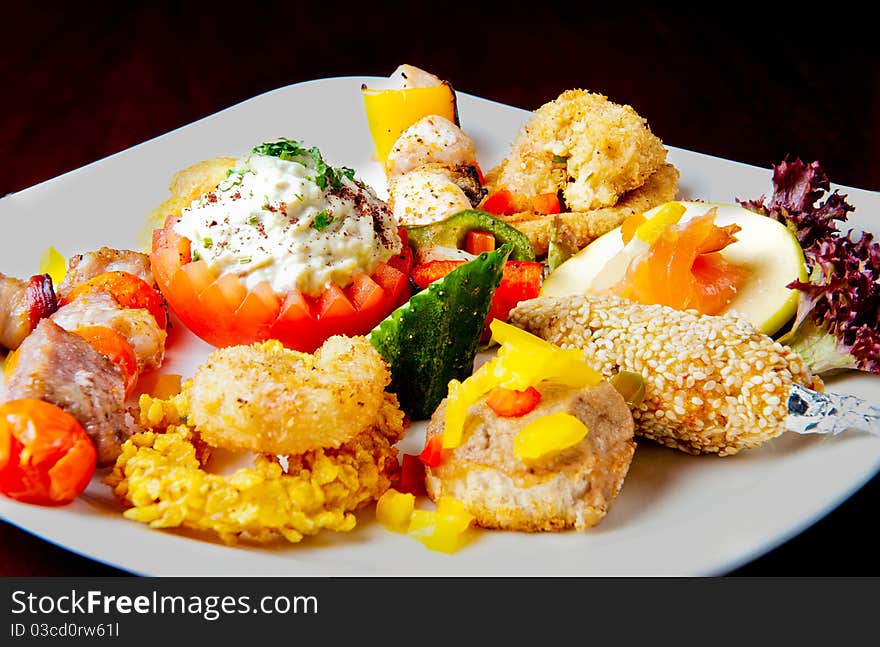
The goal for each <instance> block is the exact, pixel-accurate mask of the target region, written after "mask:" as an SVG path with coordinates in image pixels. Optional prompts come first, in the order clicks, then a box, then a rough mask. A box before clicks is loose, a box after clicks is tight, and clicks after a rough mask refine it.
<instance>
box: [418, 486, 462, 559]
mask: <svg viewBox="0 0 880 647" xmlns="http://www.w3.org/2000/svg"><path fill="white" fill-rule="evenodd" d="M473 520H474V516H473V515H472V514H470V513H469V512H468V511H467V510H466V509H465V507H464V504H463V503H462V502H461V501H459V500H458V499H454V498H452V497H440V499H439V500H438V502H437V509H436V511H430V510H414V511H413V513H412V517H411V518H410V522H409V528H408V530H407V534H409V535H410V536H411V537H414V538H415V539H418V540H419V541H420V542H422V543H423V544H424V545H425V546H427V547H428V548H430V549H431V550H436V551H439V552H442V553H454V552H455V551H456V550H458V548H459V546H460V545H461V539H462V534H463V533H464V532H465V531H466V530H467V529H468V527H469V526H470V525H471V522H472V521H473Z"/></svg>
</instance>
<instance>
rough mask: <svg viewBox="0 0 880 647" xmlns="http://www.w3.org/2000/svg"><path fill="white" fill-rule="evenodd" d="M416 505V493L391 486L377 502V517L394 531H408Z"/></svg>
mask: <svg viewBox="0 0 880 647" xmlns="http://www.w3.org/2000/svg"><path fill="white" fill-rule="evenodd" d="M415 507H416V497H415V496H414V495H412V494H409V493H404V492H398V491H397V490H395V489H394V488H391V489H390V490H387V491H386V492H385V493H384V494H383V495H382V496H380V497H379V500H378V501H377V502H376V519H377V520H378V521H379V522H380V523H381V524H382V525H383V526H385V527H386V528H387V529H388V530H391V531H392V532H399V533H406V531H407V530H408V529H409V522H410V517H412V514H413V511H414V510H415Z"/></svg>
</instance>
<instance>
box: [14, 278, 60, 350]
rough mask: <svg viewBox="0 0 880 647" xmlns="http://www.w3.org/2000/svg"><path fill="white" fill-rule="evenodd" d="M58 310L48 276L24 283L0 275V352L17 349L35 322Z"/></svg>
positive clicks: (31, 279)
mask: <svg viewBox="0 0 880 647" xmlns="http://www.w3.org/2000/svg"><path fill="white" fill-rule="evenodd" d="M57 306H58V303H57V300H56V298H55V290H54V289H53V287H52V279H50V278H49V277H48V275H42V274H41V275H37V276H33V277H31V278H30V280H28V281H23V280H21V279H17V278H15V277H12V276H6V275H4V274H2V273H0V348H7V349H9V350H15V349H16V348H18V346H19V344H21V342H22V340H23V339H24V338H25V337H27V336H28V334H29V333H30V332H31V330H33V328H34V326H35V325H36V323H37V321H39V320H40V319H42V318H43V317H47V316H49V315H50V314H52V313H53V312H54V311H55V308H56V307H57Z"/></svg>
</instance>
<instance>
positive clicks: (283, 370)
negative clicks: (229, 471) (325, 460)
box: [184, 336, 391, 455]
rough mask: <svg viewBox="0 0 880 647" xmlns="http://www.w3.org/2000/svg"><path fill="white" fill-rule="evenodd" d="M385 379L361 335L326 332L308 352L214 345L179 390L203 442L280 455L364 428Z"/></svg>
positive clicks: (381, 397)
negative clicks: (329, 334)
mask: <svg viewBox="0 0 880 647" xmlns="http://www.w3.org/2000/svg"><path fill="white" fill-rule="evenodd" d="M390 381H391V375H390V373H389V371H388V367H387V365H386V364H385V362H384V360H383V359H382V356H381V355H380V354H379V353H378V352H377V351H376V350H375V349H374V348H373V346H372V345H371V344H370V342H369V341H368V340H367V339H366V338H365V337H344V336H334V337H331V338H329V339H327V341H325V342H324V344H323V345H322V346H321V347H320V348H318V350H317V351H315V353H314V355H312V354H309V353H301V352H298V351H294V350H290V349H287V348H284V347H283V346H282V345H281V344H280V343H279V342H277V341H267V342H258V343H255V344H252V345H250V346H230V347H228V348H221V349H218V350H216V351H214V352H212V353H211V355H210V356H209V357H208V359H207V360H206V362H205V364H204V365H202V366H201V367H200V368H199V369H198V370H197V371H196V373H195V375H194V376H193V378H192V380H191V381H189V382H188V383H187V384H186V385H185V386H184V391H185V392H186V395H187V397H188V399H189V406H190V412H189V423H190V424H192V425H193V426H194V427H195V429H196V431H198V433H199V434H200V435H201V437H202V438H203V439H204V440H205V442H206V443H208V444H209V445H212V446H215V447H223V448H225V449H231V450H249V451H253V452H258V453H263V454H280V455H287V454H301V453H303V452H306V451H309V450H312V449H317V448H326V447H339V445H341V444H342V443H344V442H346V441H348V440H350V439H351V438H353V437H354V436H355V435H356V434H358V433H360V432H361V431H363V430H364V429H365V428H367V427H369V426H371V425H372V424H373V423H374V421H375V420H376V417H377V415H378V414H379V409H380V407H381V406H382V404H383V402H384V401H385V387H386V386H387V385H388V383H389V382H390Z"/></svg>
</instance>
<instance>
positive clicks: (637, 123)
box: [495, 90, 666, 211]
mask: <svg viewBox="0 0 880 647" xmlns="http://www.w3.org/2000/svg"><path fill="white" fill-rule="evenodd" d="M665 161H666V149H665V148H664V146H663V143H662V142H661V141H660V139H659V138H658V137H656V136H655V135H654V134H653V133H652V132H651V130H650V128H649V127H648V123H647V121H645V119H643V118H642V117H641V116H639V114H638V113H637V112H636V111H635V110H634V109H633V108H632V107H630V106H627V105H621V104H617V103H614V102H612V101H609V100H608V98H607V97H605V96H604V95H601V94H596V93H592V92H587V91H586V90H568V91H566V92H563V93H562V94H561V95H559V97H558V98H556V99H555V100H553V101H550V102H549V103H545V104H544V105H543V106H541V107H540V108H538V109H537V110H536V111H535V113H534V114H533V115H532V117H531V118H530V119H529V120H528V122H527V123H526V124H525V126H523V128H522V129H521V130H520V132H519V134H518V135H517V137H516V139H515V140H514V142H513V146H512V148H511V151H510V154H509V155H508V156H507V158H506V159H505V160H504V161H503V162H502V164H501V167H500V168H499V170H498V172H497V174H496V175H495V177H497V184H498V186H500V187H503V188H506V189H507V190H509V191H511V192H512V193H516V194H522V195H525V196H535V195H540V194H542V193H556V192H557V191H561V192H562V196H563V198H564V200H565V204H566V206H567V208H568V209H569V210H570V211H590V210H593V209H600V208H602V207H609V206H611V205H613V204H615V203H616V202H617V200H618V199H619V198H620V197H621V196H622V195H623V194H624V193H626V192H628V191H632V190H633V189H636V188H638V187H640V186H642V184H644V183H645V180H647V179H648V178H649V177H650V176H651V175H652V174H653V173H654V172H655V171H657V169H659V168H660V166H661V165H662V164H664V163H665Z"/></svg>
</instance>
